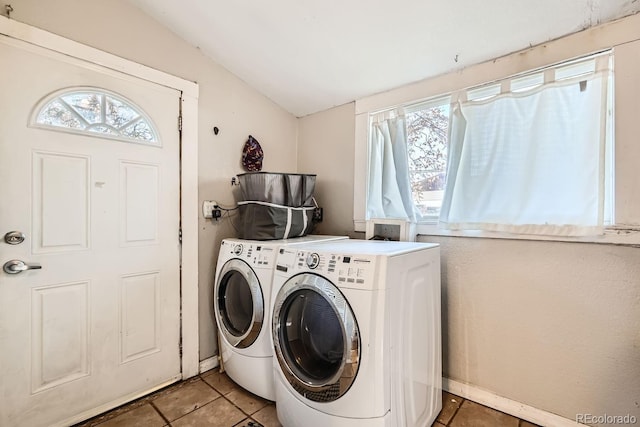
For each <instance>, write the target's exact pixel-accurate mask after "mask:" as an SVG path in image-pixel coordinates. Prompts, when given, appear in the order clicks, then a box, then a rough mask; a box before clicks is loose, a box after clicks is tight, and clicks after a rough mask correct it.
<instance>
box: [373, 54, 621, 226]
mask: <svg viewBox="0 0 640 427" xmlns="http://www.w3.org/2000/svg"><path fill="white" fill-rule="evenodd" d="M611 67H612V57H611V53H610V52H606V53H603V54H598V55H594V56H590V57H587V58H582V59H579V60H575V61H571V62H567V63H563V64H560V65H557V66H554V67H548V68H545V69H541V70H536V71H533V72H529V73H523V74H520V75H517V76H514V77H512V78H508V79H505V80H501V81H498V82H492V83H490V84H487V85H483V86H480V87H474V88H470V89H466V90H462V91H458V92H455V93H453V94H451V95H450V96H446V97H439V98H435V99H432V100H429V101H427V102H420V103H417V104H405V105H404V106H403V107H402V108H400V109H395V110H394V111H396V115H398V117H404V120H405V121H406V134H407V136H406V153H407V154H406V155H407V157H408V166H407V167H408V173H409V182H410V187H411V195H412V198H413V212H411V209H405V210H406V212H407V215H406V216H407V217H408V218H409V219H414V218H415V219H416V220H417V221H418V222H431V223H435V222H438V221H439V222H440V226H441V227H443V228H446V229H450V230H487V231H502V232H505V231H506V232H511V233H520V234H542V235H563V236H580V235H594V234H601V233H602V232H603V227H604V226H605V225H610V224H612V223H613V196H612V195H613V185H612V181H613V180H612V174H613V160H612V159H613V153H612V151H613V141H612V139H613V132H612V126H611V122H612V110H613V103H612V102H613V97H612V93H613V90H612V78H611V76H610V74H611V73H610V69H611ZM379 115H380V114H378V116H379ZM376 126H379V123H378V122H376ZM400 143H401V142H400V141H396V140H395V139H394V138H393V134H391V140H390V146H391V147H395V145H398V144H400ZM393 152H394V153H398V152H401V151H398V150H397V149H396V148H393ZM370 161H372V159H370ZM382 163H384V161H382ZM395 163H396V166H397V165H398V164H399V163H398V160H397V159H396V160H395ZM400 163H401V162H400ZM378 169H381V168H378ZM396 169H399V168H398V167H396ZM372 170H374V173H371V174H370V178H369V179H370V182H369V192H370V194H371V190H372V189H373V190H374V191H375V190H376V188H377V187H376V186H375V184H374V185H372V184H371V180H375V179H378V178H376V176H375V175H376V173H375V168H374V169H372ZM397 175H401V174H400V173H398V174H397ZM379 178H380V179H382V182H383V183H384V182H386V181H388V180H389V178H388V177H385V176H384V175H383V174H381V175H380V177H379ZM398 187H400V188H401V187H402V183H401V180H399V181H398ZM380 199H381V200H383V202H384V199H385V196H384V195H383V196H382V197H381V198H380ZM443 203H444V204H443ZM379 211H380V210H377V211H376V212H379ZM368 212H372V211H371V210H368ZM412 214H413V217H412ZM370 217H371V216H370Z"/></svg>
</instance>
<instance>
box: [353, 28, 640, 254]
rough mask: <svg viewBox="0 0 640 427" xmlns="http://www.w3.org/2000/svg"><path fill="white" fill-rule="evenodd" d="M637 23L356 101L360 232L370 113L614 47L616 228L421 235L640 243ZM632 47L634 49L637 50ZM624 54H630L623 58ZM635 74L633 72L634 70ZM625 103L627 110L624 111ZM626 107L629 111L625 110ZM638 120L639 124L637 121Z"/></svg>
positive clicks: (429, 229) (428, 228)
mask: <svg viewBox="0 0 640 427" xmlns="http://www.w3.org/2000/svg"><path fill="white" fill-rule="evenodd" d="M637 21H638V19H636V18H633V17H631V18H628V19H624V20H620V21H615V22H613V23H609V24H605V25H603V26H600V27H596V28H593V29H589V30H585V31H582V32H580V33H576V34H572V35H570V36H567V37H564V38H562V39H558V40H556V41H553V42H550V43H547V44H545V45H541V46H536V47H533V48H529V49H525V50H524V51H521V52H516V53H514V54H511V55H507V56H505V57H502V58H498V59H496V60H493V61H488V62H484V63H481V64H477V65H473V66H470V67H468V68H466V69H464V70H461V71H457V72H451V73H448V74H445V75H441V76H438V77H434V78H431V79H427V80H423V81H420V82H417V83H414V84H410V85H407V86H403V87H400V88H398V89H394V90H391V91H388V92H384V93H381V94H377V95H374V96H371V97H368V98H363V99H360V100H357V101H356V102H355V162H354V206H353V207H354V229H355V231H358V232H364V231H365V230H366V223H367V222H366V219H365V218H366V217H365V215H366V195H367V182H366V179H367V164H366V163H367V159H368V132H369V126H368V125H369V114H370V113H374V112H379V111H382V110H386V109H389V108H397V107H399V106H402V105H407V104H417V103H420V102H421V101H428V100H429V99H433V98H436V97H438V96H442V94H447V93H454V92H456V91H459V90H460V89H462V88H471V87H479V86H482V85H484V84H490V83H491V82H497V81H499V80H502V79H504V78H506V77H509V76H517V75H518V74H522V75H525V74H527V73H529V72H530V71H533V70H536V69H542V68H546V67H549V66H553V65H555V64H560V63H565V62H569V61H570V60H572V59H577V58H581V57H585V56H588V55H592V54H596V53H598V52H601V51H604V50H608V49H612V50H613V51H614V63H615V68H616V85H615V88H614V90H615V92H614V106H615V107H614V111H615V117H614V123H613V126H614V132H615V148H614V151H615V162H616V166H615V169H614V181H615V182H614V193H615V212H616V214H619V212H620V211H623V214H622V215H620V216H616V218H617V219H616V220H617V222H616V224H615V225H612V226H608V227H606V230H605V234H604V235H600V236H587V237H560V236H538V235H524V234H510V233H500V232H488V231H450V230H444V229H440V228H438V226H437V224H425V223H420V224H417V225H416V231H417V234H418V235H437V236H456V237H476V238H477V237H480V238H500V239H518V240H543V241H563V242H585V243H604V244H617V245H618V244H619V245H634V246H638V245H640V201H637V202H636V201H629V200H627V199H629V198H631V196H632V189H633V188H637V186H636V184H640V176H638V174H634V172H635V170H634V169H637V167H635V168H634V166H633V165H632V164H631V161H630V160H626V161H625V159H631V158H636V159H637V158H638V157H640V147H638V144H636V143H635V141H636V140H637V136H636V137H634V129H635V127H634V125H633V124H634V114H633V113H632V112H631V111H630V110H635V111H637V109H636V107H638V106H640V100H639V99H640V88H638V89H637V91H636V92H634V91H633V90H631V89H632V88H631V86H633V85H631V84H629V82H631V79H632V78H633V76H636V75H637V71H638V67H640V63H638V62H637V61H636V60H635V59H634V58H632V56H635V55H637V53H638V52H640V41H639V40H640V29H638V28H636V27H637ZM596 35H597V36H596ZM632 44H633V46H632ZM629 49H632V51H630V50H629ZM620 53H622V54H623V55H626V56H624V58H621V56H620ZM634 61H635V62H634ZM621 62H622V63H623V64H624V67H627V68H625V69H622V70H621V68H620V66H619V65H620V63H621ZM628 67H632V68H628ZM629 70H631V71H632V72H629ZM625 73H626V74H625ZM632 75H633V76H632ZM621 76H626V80H625V79H621ZM625 82H626V84H625ZM625 91H626V92H625ZM630 92H633V93H630ZM622 99H624V101H623V100H622ZM622 105H624V107H622V108H621V106H622ZM623 109H626V110H625V111H621V110H623ZM635 121H637V117H636V118H635Z"/></svg>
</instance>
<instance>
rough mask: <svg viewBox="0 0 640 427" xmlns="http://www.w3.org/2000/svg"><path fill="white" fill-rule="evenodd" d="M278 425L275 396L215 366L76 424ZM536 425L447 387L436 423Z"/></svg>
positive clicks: (98, 426) (148, 426)
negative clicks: (233, 378)
mask: <svg viewBox="0 0 640 427" xmlns="http://www.w3.org/2000/svg"><path fill="white" fill-rule="evenodd" d="M132 426H144V427H164V426H171V427H280V423H279V422H278V419H277V417H276V407H275V405H274V404H273V402H269V401H268V400H264V399H262V398H260V397H258V396H255V395H253V394H251V393H249V392H247V391H245V390H243V389H242V388H240V387H239V386H238V385H236V384H235V383H234V382H233V381H231V380H230V379H229V377H227V376H226V375H224V374H220V373H219V372H218V370H217V369H214V370H211V371H208V372H205V373H203V374H201V375H199V376H197V377H195V378H191V379H189V380H186V381H182V382H179V383H177V384H174V385H172V386H169V387H167V388H165V389H162V390H160V391H157V392H155V393H153V394H150V395H149V396H145V397H143V398H141V399H138V400H136V401H134V402H132V403H129V404H127V405H124V406H121V407H119V408H116V409H114V410H113V411H110V412H106V413H104V414H101V415H98V416H97V417H94V418H91V419H90V420H87V421H85V422H83V423H81V424H77V425H76V426H75V427H132ZM443 426H448V427H535V426H536V425H535V424H531V423H529V422H527V421H524V420H519V419H518V418H514V417H512V416H511V415H507V414H505V413H502V412H498V411H495V410H493V409H490V408H487V407H486V406H482V405H479V404H477V403H474V402H472V401H470V400H465V399H463V398H461V397H458V396H455V395H453V394H449V393H447V392H443V395H442V412H440V414H439V415H438V418H437V419H436V422H435V423H434V424H433V427H443Z"/></svg>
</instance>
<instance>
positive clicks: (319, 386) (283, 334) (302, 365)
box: [272, 273, 360, 402]
mask: <svg viewBox="0 0 640 427" xmlns="http://www.w3.org/2000/svg"><path fill="white" fill-rule="evenodd" d="M272 320H273V330H272V333H273V343H274V349H275V354H276V358H277V360H278V364H279V365H280V367H281V369H282V372H283V373H284V376H285V378H286V379H287V381H288V382H289V384H291V386H292V387H293V388H294V389H295V390H296V391H297V392H298V393H299V394H301V395H302V396H304V397H306V398H307V399H310V400H312V401H316V402H331V401H333V400H336V399H338V398H340V397H341V396H342V395H343V394H344V393H346V392H347V390H349V388H350V387H351V384H352V383H353V381H354V380H355V377H356V374H357V371H358V365H359V362H360V335H359V331H358V325H357V323H356V321H355V317H354V315H353V312H352V311H351V308H350V307H349V304H348V302H347V300H346V299H345V298H344V296H343V295H342V293H341V292H340V290H339V289H338V288H337V287H336V286H335V285H333V284H332V283H331V282H330V281H329V280H327V279H326V278H324V277H322V276H318V275H315V274H310V273H303V274H299V275H296V276H293V277H292V278H290V279H289V280H287V281H286V282H285V284H284V285H283V286H282V288H281V289H280V291H279V292H278V295H277V296H276V300H275V302H274V312H273V319H272Z"/></svg>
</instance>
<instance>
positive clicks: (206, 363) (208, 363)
mask: <svg viewBox="0 0 640 427" xmlns="http://www.w3.org/2000/svg"><path fill="white" fill-rule="evenodd" d="M218 365H219V362H218V356H211V357H210V358H208V359H204V360H201V361H200V373H203V372H207V371H210V370H211V369H213V368H217V367H218Z"/></svg>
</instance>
